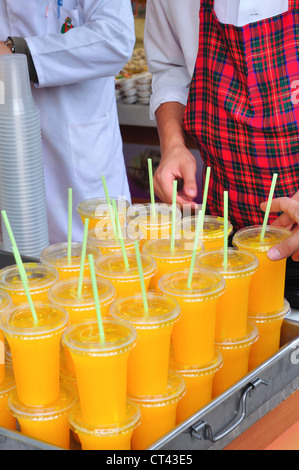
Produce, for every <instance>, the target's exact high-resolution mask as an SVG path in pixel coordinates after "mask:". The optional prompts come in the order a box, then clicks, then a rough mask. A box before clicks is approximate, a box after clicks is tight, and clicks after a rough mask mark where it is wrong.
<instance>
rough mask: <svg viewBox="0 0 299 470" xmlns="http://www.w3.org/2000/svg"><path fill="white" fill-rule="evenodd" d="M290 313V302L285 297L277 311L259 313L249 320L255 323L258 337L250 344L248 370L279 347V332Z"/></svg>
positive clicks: (264, 359)
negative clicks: (281, 306)
mask: <svg viewBox="0 0 299 470" xmlns="http://www.w3.org/2000/svg"><path fill="white" fill-rule="evenodd" d="M289 313H290V304H289V303H288V301H287V300H286V299H285V300H284V306H283V308H282V309H280V310H278V311H277V312H272V313H266V314H263V313H261V314H260V315H258V316H255V317H249V320H250V321H251V322H252V323H254V324H255V326H256V327H257V329H258V332H259V339H258V340H257V341H256V342H255V343H254V344H253V345H252V347H251V349H250V354H249V370H252V369H255V368H256V367H257V366H259V365H260V364H261V363H262V362H264V361H266V359H268V358H269V357H271V356H272V355H273V354H276V353H277V351H278V350H279V348H280V334H281V327H282V324H283V321H284V319H285V318H286V316H287V315H288V314H289Z"/></svg>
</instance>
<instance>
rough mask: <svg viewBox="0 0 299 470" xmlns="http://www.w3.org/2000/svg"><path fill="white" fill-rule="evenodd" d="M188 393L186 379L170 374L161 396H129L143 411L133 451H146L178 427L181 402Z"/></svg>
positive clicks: (135, 432)
mask: <svg viewBox="0 0 299 470" xmlns="http://www.w3.org/2000/svg"><path fill="white" fill-rule="evenodd" d="M185 393H186V386H185V382H184V379H183V378H182V377H181V376H180V375H179V374H176V373H174V372H169V376H168V383H167V387H166V389H165V391H164V393H161V394H160V395H148V396H146V395H145V396H137V395H128V397H129V399H130V400H132V401H133V402H134V403H136V404H137V405H138V406H139V408H140V411H141V423H140V425H139V426H138V427H137V428H136V429H135V430H134V431H133V435H132V450H144V449H147V448H148V447H149V446H150V445H151V444H153V443H154V442H155V441H157V440H158V439H160V438H161V437H162V436H164V434H167V433H168V432H170V431H171V430H172V429H173V428H174V427H175V425H176V410H177V406H178V403H179V400H180V399H181V398H182V397H183V396H184V394H185Z"/></svg>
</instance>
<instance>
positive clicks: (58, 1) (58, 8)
mask: <svg viewBox="0 0 299 470" xmlns="http://www.w3.org/2000/svg"><path fill="white" fill-rule="evenodd" d="M62 6H63V0H57V18H58V19H59V18H60V7H62Z"/></svg>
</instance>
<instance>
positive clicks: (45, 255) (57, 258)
mask: <svg viewBox="0 0 299 470" xmlns="http://www.w3.org/2000/svg"><path fill="white" fill-rule="evenodd" d="M81 252H82V243H78V242H72V250H71V256H72V264H71V265H69V264H68V243H67V242H63V243H54V244H52V245H49V246H48V247H46V248H45V249H44V250H43V251H42V253H41V255H40V261H41V262H42V263H44V264H47V265H51V266H54V267H55V266H57V268H70V269H72V268H74V266H75V267H80V264H81ZM90 254H91V255H93V256H94V257H95V258H96V259H97V258H98V257H101V254H100V251H99V249H98V248H97V247H96V246H94V245H91V244H87V246H86V263H85V264H88V255H90ZM96 259H95V261H96Z"/></svg>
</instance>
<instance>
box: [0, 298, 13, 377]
mask: <svg viewBox="0 0 299 470" xmlns="http://www.w3.org/2000/svg"><path fill="white" fill-rule="evenodd" d="M11 306H12V300H11V297H10V296H9V295H8V294H7V293H6V292H5V291H0V315H2V313H3V312H4V311H5V310H7V309H10V308H11ZM4 379H5V342H4V334H3V331H1V330H0V384H2V382H4Z"/></svg>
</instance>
